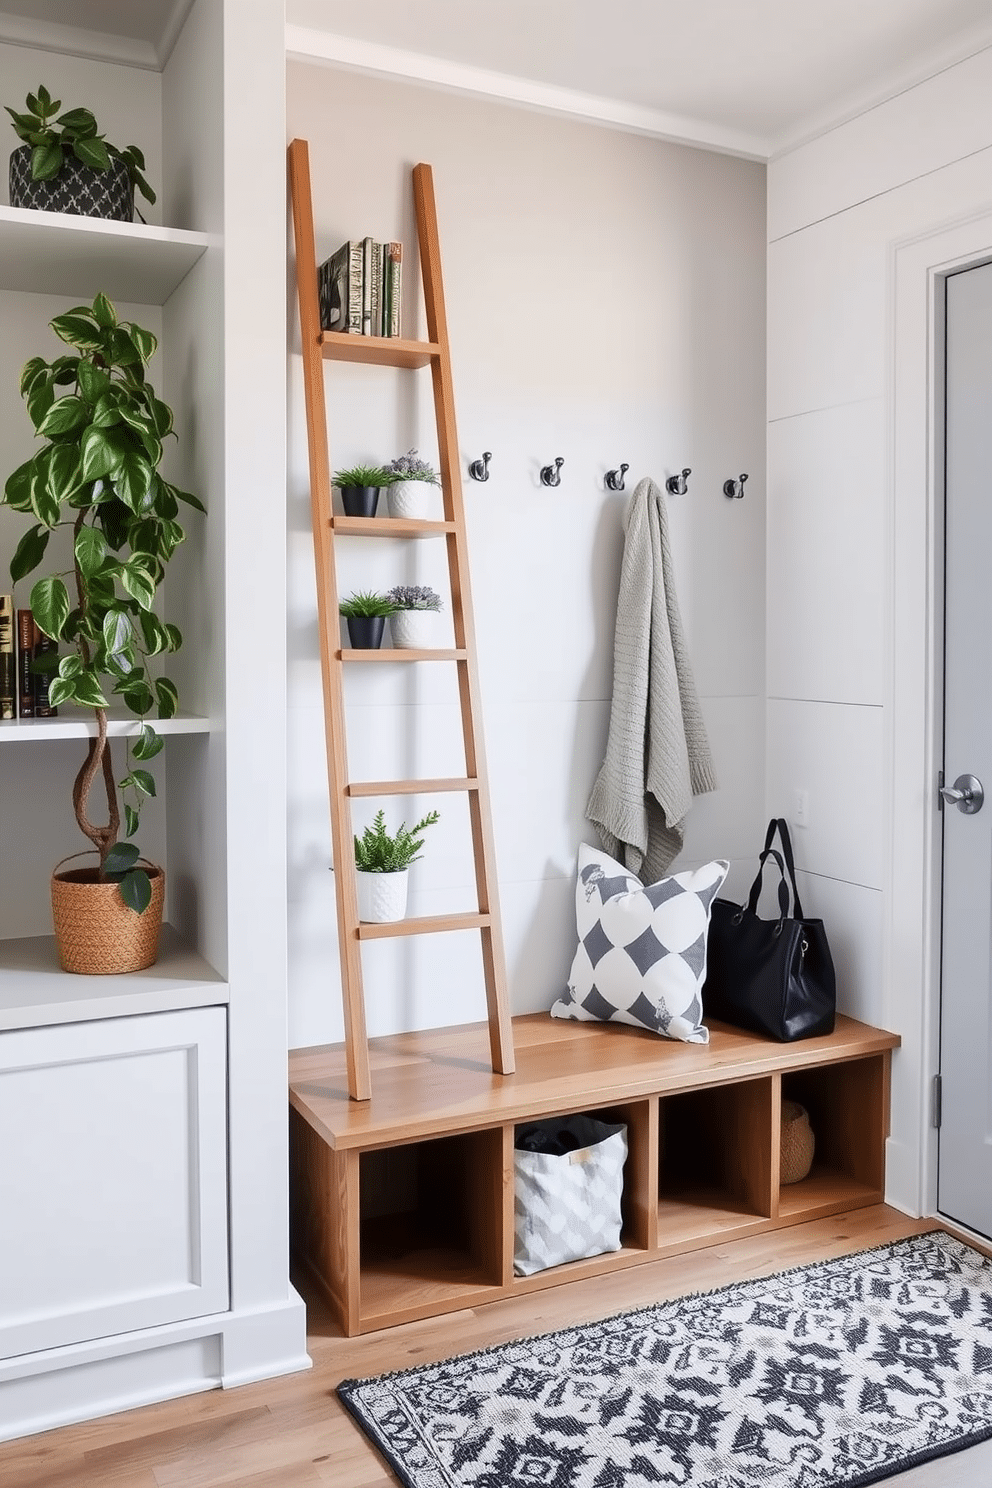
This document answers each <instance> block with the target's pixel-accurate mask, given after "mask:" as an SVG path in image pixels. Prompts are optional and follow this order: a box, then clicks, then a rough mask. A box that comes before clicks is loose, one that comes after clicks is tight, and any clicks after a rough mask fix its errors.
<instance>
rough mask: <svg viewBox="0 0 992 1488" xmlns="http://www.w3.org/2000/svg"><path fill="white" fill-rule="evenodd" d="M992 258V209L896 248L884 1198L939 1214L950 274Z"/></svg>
mask: <svg viewBox="0 0 992 1488" xmlns="http://www.w3.org/2000/svg"><path fill="white" fill-rule="evenodd" d="M989 261H992V208H989V209H987V210H985V211H984V212H982V213H976V214H974V215H971V216H969V217H967V218H962V219H958V220H957V221H954V222H950V223H943V224H941V225H940V226H939V227H936V228H934V229H932V230H931V231H929V232H926V233H923V234H916V235H914V236H913V237H912V238H907V239H902V240H899V241H897V242H894V243H893V244H892V245H891V247H890V275H889V282H890V287H891V293H890V316H891V321H890V324H891V327H892V334H891V337H890V338H889V339H890V345H891V347H892V351H893V355H892V360H891V362H890V368H889V386H890V397H889V400H888V401H889V407H890V409H891V426H890V444H889V480H888V496H889V515H888V536H889V542H888V545H887V552H888V555H889V572H888V585H889V596H890V603H889V604H888V605H887V611H888V616H889V633H888V636H887V653H888V667H887V676H888V679H889V688H890V695H889V698H888V706H887V707H886V709H885V752H886V757H887V759H888V760H889V762H890V771H889V780H890V790H889V793H888V799H887V802H886V843H887V851H886V873H885V882H886V894H885V908H884V922H883V947H882V1009H883V1018H882V1021H883V1023H884V1025H885V1026H886V1027H887V1028H891V1029H893V1030H894V1031H896V1032H898V1033H900V1034H901V1036H902V1048H901V1049H900V1050H899V1051H897V1054H896V1056H895V1059H894V1061H893V1070H892V1122H891V1136H890V1138H889V1141H888V1147H887V1163H886V1198H887V1200H888V1202H889V1203H891V1204H894V1205H895V1206H896V1207H897V1208H900V1209H904V1210H906V1211H907V1212H908V1213H910V1214H914V1215H924V1214H926V1215H929V1214H934V1213H936V1208H937V1131H936V1128H935V1127H934V1126H933V1123H932V1106H931V1092H932V1089H933V1077H934V1075H935V1074H936V1073H937V1072H938V1070H939V1068H940V1063H939V1057H940V1021H939V1020H940V915H941V903H940V888H941V831H940V817H939V814H938V812H937V811H936V808H935V796H936V787H937V771H938V769H939V768H940V766H941V760H942V752H943V639H944V638H943V593H944V577H943V566H944V540H943V528H944V523H943V512H944V318H945V309H944V281H945V279H946V278H947V275H948V274H950V273H953V272H955V271H957V270H959V269H965V268H971V267H977V266H978V265H979V264H982V263H987V262H989Z"/></svg>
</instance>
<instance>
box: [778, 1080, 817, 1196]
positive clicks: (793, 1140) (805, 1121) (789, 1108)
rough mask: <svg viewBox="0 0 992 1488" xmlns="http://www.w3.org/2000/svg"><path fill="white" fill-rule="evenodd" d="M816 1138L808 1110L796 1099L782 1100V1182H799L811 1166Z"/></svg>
mask: <svg viewBox="0 0 992 1488" xmlns="http://www.w3.org/2000/svg"><path fill="white" fill-rule="evenodd" d="M815 1146H816V1138H815V1136H814V1135H813V1128H812V1127H811V1126H810V1124H809V1112H808V1111H807V1110H806V1107H805V1106H801V1105H800V1104H799V1102H798V1101H790V1100H784V1101H783V1102H782V1176H781V1182H782V1183H801V1182H802V1180H803V1179H804V1178H805V1177H806V1175H807V1174H808V1173H809V1170H810V1168H811V1167H812V1166H813V1150H814V1148H815Z"/></svg>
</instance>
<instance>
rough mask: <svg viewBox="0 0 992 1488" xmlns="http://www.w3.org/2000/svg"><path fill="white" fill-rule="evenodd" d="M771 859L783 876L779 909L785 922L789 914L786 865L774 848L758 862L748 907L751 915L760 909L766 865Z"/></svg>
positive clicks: (779, 890)
mask: <svg viewBox="0 0 992 1488" xmlns="http://www.w3.org/2000/svg"><path fill="white" fill-rule="evenodd" d="M769 858H774V859H775V861H776V863H777V864H778V871H779V873H780V874H781V875H782V876H781V878H780V879H779V884H778V907H779V910H780V912H781V913H780V920H784V919H785V918H786V916H787V915H788V913H789V886H788V884H787V883H786V879H785V864H784V863H783V861H782V854H781V853H780V852H778V851H777V850H776V849H775V848H774V847H766V848H765V850H764V851H763V852H762V854H761V856H760V858H759V860H758V876H757V878H756V879H755V880H754V883H753V884H752V885H751V892H750V894H749V895H748V901H747V907H748V910H749V912H750V913H751V914H754V912H755V910H756V909H757V907H758V900H759V898H760V897H761V879H762V876H763V874H764V871H765V863H766V862H767V861H768V859H769Z"/></svg>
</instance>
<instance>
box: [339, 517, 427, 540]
mask: <svg viewBox="0 0 992 1488" xmlns="http://www.w3.org/2000/svg"><path fill="white" fill-rule="evenodd" d="M330 522H331V526H332V527H333V528H334V531H335V532H347V533H348V534H349V536H350V537H420V536H421V535H422V534H423V533H432V532H434V533H437V534H439V535H440V534H441V533H442V532H454V530H455V524H454V522H429V521H427V520H426V519H424V518H421V517H338V516H332V517H331V519H330Z"/></svg>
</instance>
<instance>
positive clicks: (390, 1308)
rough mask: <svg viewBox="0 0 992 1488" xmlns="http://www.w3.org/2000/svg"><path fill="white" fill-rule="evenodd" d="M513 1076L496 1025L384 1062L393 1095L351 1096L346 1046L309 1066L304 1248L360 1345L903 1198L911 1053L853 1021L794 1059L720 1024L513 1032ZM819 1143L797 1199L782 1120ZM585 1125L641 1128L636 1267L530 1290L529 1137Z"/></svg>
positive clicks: (402, 1039)
mask: <svg viewBox="0 0 992 1488" xmlns="http://www.w3.org/2000/svg"><path fill="white" fill-rule="evenodd" d="M513 1037H514V1045H515V1048H516V1057H517V1069H516V1073H515V1074H513V1075H498V1074H494V1073H493V1071H492V1069H491V1067H490V1062H489V1042H488V1031H487V1026H486V1025H485V1024H470V1025H462V1026H460V1027H456V1028H447V1029H432V1030H430V1031H427V1032H423V1033H409V1034H395V1035H392V1036H391V1037H388V1038H380V1039H374V1040H372V1041H371V1044H370V1054H371V1068H372V1077H373V1078H372V1089H373V1095H372V1098H371V1100H368V1101H353V1100H350V1099H349V1096H348V1081H347V1065H346V1059H345V1051H344V1047H343V1045H333V1046H326V1047H323V1048H312V1049H300V1050H296V1051H294V1052H293V1053H291V1055H290V1104H291V1111H290V1139H291V1190H292V1230H293V1244H294V1248H295V1249H296V1250H297V1252H298V1253H299V1254H300V1255H301V1256H302V1258H303V1259H304V1261H305V1262H306V1264H307V1265H308V1267H309V1268H310V1270H311V1271H312V1272H313V1274H314V1275H315V1276H316V1277H317V1279H318V1280H319V1282H320V1284H321V1285H322V1287H323V1288H324V1290H325V1291H326V1292H327V1294H328V1295H329V1297H330V1298H331V1300H332V1302H333V1305H334V1308H335V1312H336V1314H337V1317H338V1319H339V1321H340V1323H341V1326H342V1328H343V1329H344V1331H345V1333H346V1334H348V1335H352V1334H356V1333H365V1332H369V1331H371V1330H373V1329H376V1328H384V1327H389V1326H391V1325H393V1324H396V1323H403V1322H408V1321H410V1320H412V1319H414V1318H423V1317H430V1316H433V1315H435V1314H438V1313H443V1312H451V1311H454V1310H455V1309H458V1308H462V1307H475V1306H478V1305H479V1304H480V1303H484V1302H490V1301H497V1300H498V1299H500V1298H502V1297H507V1296H513V1295H516V1294H517V1293H521V1292H528V1291H534V1290H538V1289H540V1288H543V1287H548V1286H555V1285H557V1284H559V1283H561V1282H565V1281H571V1280H573V1279H576V1278H578V1277H584V1276H593V1275H597V1274H599V1273H601V1272H605V1271H612V1270H614V1269H616V1268H617V1267H620V1266H634V1265H638V1264H639V1263H643V1262H644V1261H650V1260H655V1259H657V1258H659V1257H661V1256H666V1255H674V1254H676V1253H677V1252H680V1251H687V1250H693V1249H696V1248H699V1247H702V1246H706V1245H715V1244H718V1243H722V1242H725V1241H729V1240H736V1239H739V1238H740V1237H741V1236H744V1235H753V1234H757V1233H758V1232H760V1231H762V1230H774V1229H777V1228H780V1227H782V1226H784V1225H791V1224H799V1223H801V1222H802V1221H803V1220H808V1219H817V1218H820V1217H821V1216H823V1215H827V1214H834V1213H838V1212H840V1211H842V1210H847V1209H855V1208H859V1207H862V1206H864V1205H867V1204H875V1203H878V1202H879V1201H880V1200H881V1199H882V1197H883V1188H884V1165H885V1137H886V1135H887V1132H888V1113H889V1063H890V1059H891V1051H892V1049H893V1048H895V1047H897V1045H898V1043H899V1039H898V1037H897V1036H896V1035H894V1034H891V1033H885V1032H882V1031H881V1030H879V1029H876V1028H870V1027H869V1026H868V1025H867V1024H864V1023H858V1022H855V1021H854V1019H852V1018H845V1017H838V1019H837V1026H836V1028H835V1030H834V1032H833V1033H832V1034H830V1035H829V1036H828V1037H825V1038H815V1039H807V1040H804V1041H802V1042H800V1043H796V1044H778V1043H772V1042H769V1041H768V1040H765V1039H762V1038H759V1037H758V1036H756V1035H754V1034H749V1033H743V1032H741V1031H739V1030H737V1029H732V1028H727V1027H724V1026H722V1025H720V1024H713V1025H712V1028H711V1039H710V1043H709V1044H708V1045H698V1044H680V1043H673V1042H670V1041H668V1040H665V1039H659V1038H656V1037H655V1036H654V1035H652V1034H649V1033H645V1032H641V1031H640V1030H638V1029H634V1028H627V1027H625V1026H623V1025H620V1024H610V1025H608V1026H604V1025H602V1024H594V1023H571V1022H562V1021H558V1020H554V1019H551V1018H550V1017H548V1015H547V1014H544V1013H540V1014H533V1015H529V1016H526V1017H518V1018H514V1020H513ZM783 1098H787V1099H791V1100H796V1101H799V1102H801V1104H802V1105H804V1106H805V1107H806V1108H807V1110H808V1111H809V1114H810V1121H811V1124H812V1127H813V1130H814V1133H815V1135H816V1156H815V1160H814V1163H813V1168H812V1171H811V1172H810V1174H809V1176H808V1177H807V1178H805V1179H803V1180H802V1181H801V1182H798V1183H794V1184H790V1185H781V1184H780V1183H779V1136H780V1129H781V1102H782V1099H783ZM575 1111H584V1112H588V1113H590V1114H594V1115H597V1116H600V1117H603V1118H605V1119H609V1120H622V1121H625V1122H626V1123H627V1127H628V1140H629V1147H630V1152H629V1157H628V1160H627V1166H626V1169H625V1174H624V1198H623V1217H624V1223H623V1232H622V1236H621V1240H622V1249H621V1250H619V1251H616V1252H611V1253H610V1254H607V1255H602V1256H596V1257H594V1258H593V1259H591V1260H584V1261H574V1262H571V1263H569V1264H568V1265H564V1266H556V1267H554V1268H553V1269H550V1270H547V1271H542V1272H538V1273H537V1274H536V1275H533V1276H528V1277H515V1276H514V1275H513V1197H514V1194H513V1140H514V1128H515V1126H516V1124H517V1123H518V1122H523V1121H532V1120H535V1119H537V1118H540V1117H546V1116H553V1115H558V1114H565V1113H569V1112H575Z"/></svg>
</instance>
